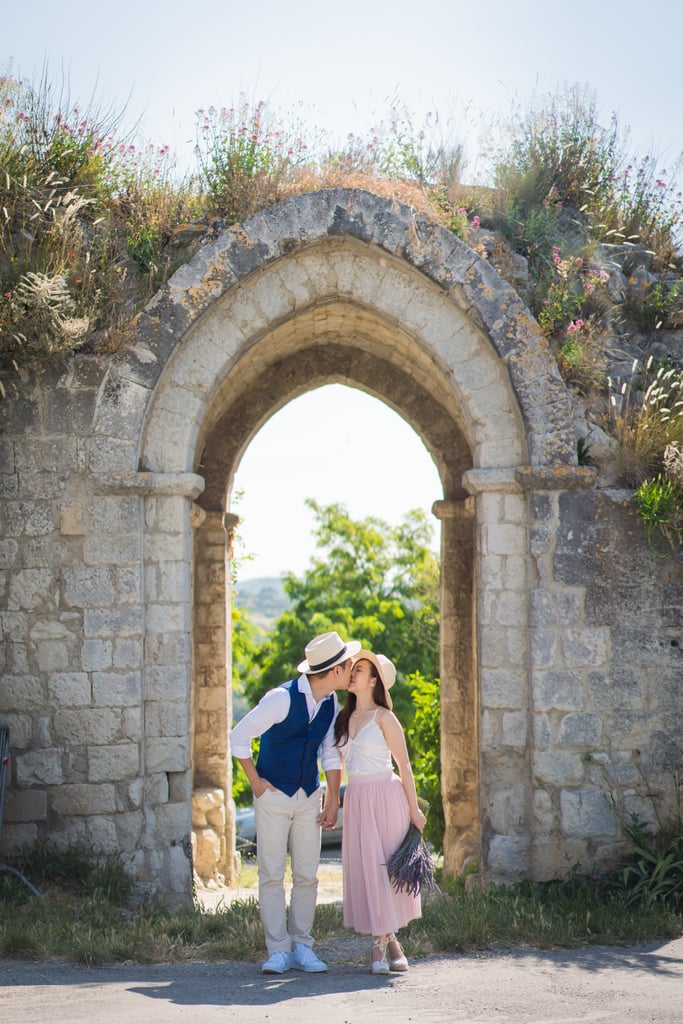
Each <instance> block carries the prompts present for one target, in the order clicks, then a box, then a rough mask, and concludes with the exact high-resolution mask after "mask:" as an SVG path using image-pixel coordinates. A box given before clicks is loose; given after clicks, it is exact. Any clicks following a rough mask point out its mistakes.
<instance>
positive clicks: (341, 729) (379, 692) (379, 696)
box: [334, 658, 389, 747]
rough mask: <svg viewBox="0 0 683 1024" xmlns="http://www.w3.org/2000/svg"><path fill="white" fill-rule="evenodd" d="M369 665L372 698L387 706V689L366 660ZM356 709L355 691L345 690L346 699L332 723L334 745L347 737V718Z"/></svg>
mask: <svg viewBox="0 0 683 1024" xmlns="http://www.w3.org/2000/svg"><path fill="white" fill-rule="evenodd" d="M359 660H360V661H367V658H360V659H359ZM367 663H368V665H369V666H370V676H371V678H372V679H374V680H375V685H374V686H373V688H372V699H373V700H374V702H375V704H379V706H380V707H381V708H388V707H389V705H388V703H387V691H386V690H385V689H384V684H383V683H382V680H381V679H380V678H379V676H378V675H377V669H376V668H375V666H374V665H373V663H372V662H371V661H367ZM355 710H356V695H355V693H349V691H348V690H347V691H346V700H345V701H344V706H343V707H342V709H341V711H340V712H339V714H338V715H337V718H336V721H335V723H334V744H335V746H336V747H341V746H343V745H344V744H345V743H346V741H347V739H348V738H349V719H350V718H351V715H352V714H353V712H354V711H355Z"/></svg>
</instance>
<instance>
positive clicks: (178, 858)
mask: <svg viewBox="0 0 683 1024" xmlns="http://www.w3.org/2000/svg"><path fill="white" fill-rule="evenodd" d="M187 835H188V843H189V828H188V830H187ZM164 868H165V877H164V878H163V879H162V890H163V891H168V892H170V893H178V894H179V895H180V896H181V897H183V899H184V901H185V902H188V903H191V902H192V868H191V865H190V860H189V858H188V856H187V854H186V853H185V850H184V848H183V846H182V845H180V844H178V845H176V846H171V847H170V848H169V849H168V851H167V852H166V856H165V857H164ZM163 883H165V884H163Z"/></svg>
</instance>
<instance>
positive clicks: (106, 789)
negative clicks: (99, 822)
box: [50, 783, 116, 817]
mask: <svg viewBox="0 0 683 1024" xmlns="http://www.w3.org/2000/svg"><path fill="white" fill-rule="evenodd" d="M50 805H51V807H52V810H53V811H54V812H55V813H56V814H60V815H63V816H64V817H69V816H70V815H78V816H82V817H90V815H93V814H111V813H113V812H114V811H115V810H116V791H115V788H114V786H113V785H110V784H106V783H102V784H90V783H79V784H76V785H64V786H59V787H57V788H56V789H53V790H51V791H50Z"/></svg>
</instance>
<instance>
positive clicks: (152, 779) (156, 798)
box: [145, 772, 168, 805]
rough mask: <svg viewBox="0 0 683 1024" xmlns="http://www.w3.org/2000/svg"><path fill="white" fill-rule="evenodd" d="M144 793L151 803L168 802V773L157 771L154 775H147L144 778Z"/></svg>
mask: <svg viewBox="0 0 683 1024" xmlns="http://www.w3.org/2000/svg"><path fill="white" fill-rule="evenodd" d="M145 795H146V797H147V801H148V802H149V803H150V804H152V805H155V804H165V803H168V774H167V773H166V772H159V773H157V774H154V775H151V774H150V775H147V777H146V778H145Z"/></svg>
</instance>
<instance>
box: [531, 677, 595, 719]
mask: <svg viewBox="0 0 683 1024" xmlns="http://www.w3.org/2000/svg"><path fill="white" fill-rule="evenodd" d="M532 692H533V699H534V707H535V708H536V709H537V710H538V711H549V710H550V709H551V708H558V709H566V710H573V709H574V708H580V707H582V705H583V696H582V685H581V679H580V678H579V676H577V675H576V674H575V673H574V672H559V671H556V670H551V671H546V672H534V673H533V674H532Z"/></svg>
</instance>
